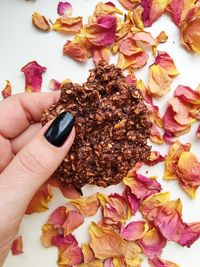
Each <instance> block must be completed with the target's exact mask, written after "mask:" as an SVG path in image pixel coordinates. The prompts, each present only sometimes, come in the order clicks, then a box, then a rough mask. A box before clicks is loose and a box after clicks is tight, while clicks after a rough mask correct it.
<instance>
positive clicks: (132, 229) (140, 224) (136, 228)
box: [120, 221, 148, 241]
mask: <svg viewBox="0 0 200 267" xmlns="http://www.w3.org/2000/svg"><path fill="white" fill-rule="evenodd" d="M147 231H148V224H147V223H146V222H144V221H136V222H131V223H129V224H128V225H126V226H123V227H122V228H121V231H120V234H121V236H122V237H123V238H124V239H125V240H128V241H135V240H137V239H140V238H142V237H143V236H144V235H145V234H146V232H147Z"/></svg>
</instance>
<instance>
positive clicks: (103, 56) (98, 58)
mask: <svg viewBox="0 0 200 267" xmlns="http://www.w3.org/2000/svg"><path fill="white" fill-rule="evenodd" d="M110 52H111V51H110V48H109V47H100V48H97V49H94V51H93V61H94V64H95V65H96V66H97V65H98V64H99V63H100V62H102V61H103V62H106V63H109V61H110Z"/></svg>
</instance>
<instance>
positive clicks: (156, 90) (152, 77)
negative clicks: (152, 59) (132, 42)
mask: <svg viewBox="0 0 200 267" xmlns="http://www.w3.org/2000/svg"><path fill="white" fill-rule="evenodd" d="M171 83H172V79H171V78H170V77H169V75H168V73H167V71H166V70H165V69H164V68H162V67H161V66H160V65H157V64H153V65H151V66H150V68H149V82H148V87H149V92H150V93H151V94H152V95H153V96H156V97H160V96H163V95H165V94H166V93H167V92H169V91H170V85H171Z"/></svg>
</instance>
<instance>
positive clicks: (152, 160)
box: [145, 151, 165, 166]
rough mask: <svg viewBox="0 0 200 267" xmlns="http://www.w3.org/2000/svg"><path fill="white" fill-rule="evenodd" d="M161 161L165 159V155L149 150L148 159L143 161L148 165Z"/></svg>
mask: <svg viewBox="0 0 200 267" xmlns="http://www.w3.org/2000/svg"><path fill="white" fill-rule="evenodd" d="M162 161H165V157H164V156H162V155H161V154H160V152H158V151H151V154H150V157H149V159H148V161H146V162H145V164H146V165H148V166H154V165H156V164H158V163H160V162H162Z"/></svg>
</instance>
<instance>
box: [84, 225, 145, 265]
mask: <svg viewBox="0 0 200 267" xmlns="http://www.w3.org/2000/svg"><path fill="white" fill-rule="evenodd" d="M89 234H90V238H91V240H90V247H91V248H92V250H93V251H94V255H95V257H96V258H98V259H101V260H105V259H107V258H112V257H121V256H124V257H125V258H126V259H127V260H128V259H129V258H130V256H132V257H134V258H135V259H136V258H137V257H138V253H140V249H139V247H138V246H136V244H134V243H131V242H127V241H125V240H124V239H123V238H122V237H121V236H120V235H119V234H118V233H117V232H115V231H114V230H113V229H112V228H110V227H101V226H99V225H98V224H96V223H94V222H93V223H91V225H90V228H89ZM99 241H100V242H99Z"/></svg>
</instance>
